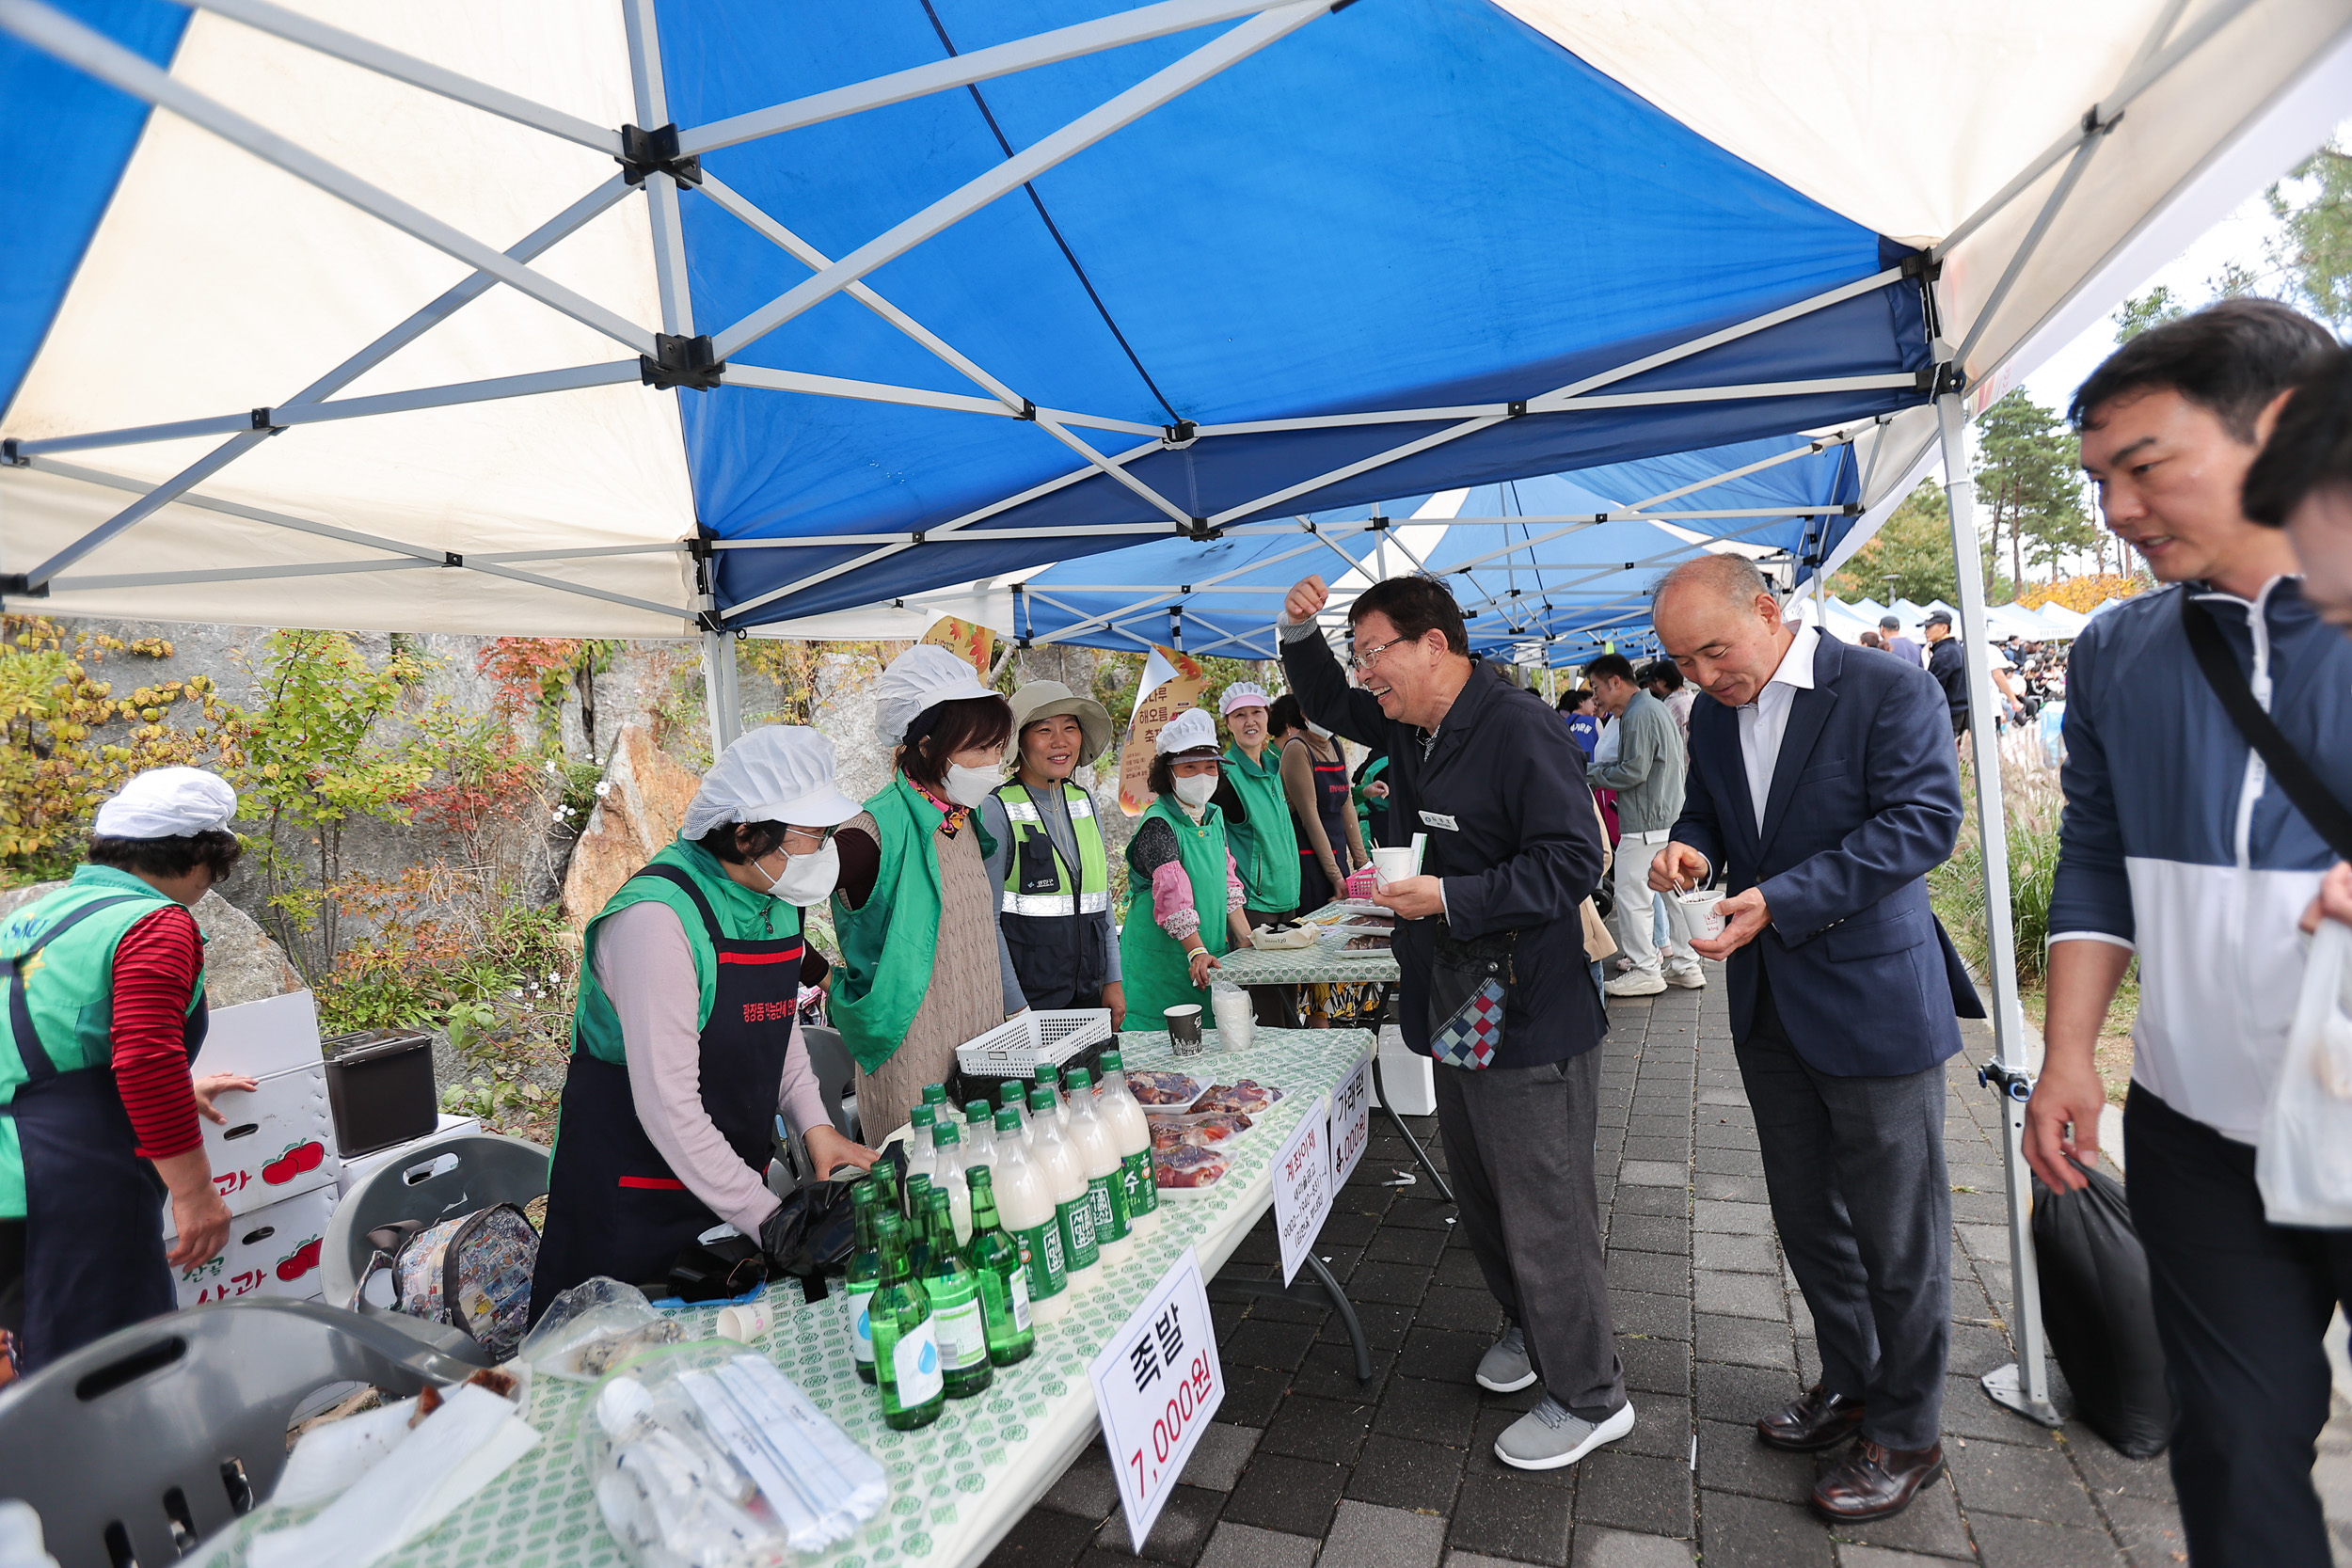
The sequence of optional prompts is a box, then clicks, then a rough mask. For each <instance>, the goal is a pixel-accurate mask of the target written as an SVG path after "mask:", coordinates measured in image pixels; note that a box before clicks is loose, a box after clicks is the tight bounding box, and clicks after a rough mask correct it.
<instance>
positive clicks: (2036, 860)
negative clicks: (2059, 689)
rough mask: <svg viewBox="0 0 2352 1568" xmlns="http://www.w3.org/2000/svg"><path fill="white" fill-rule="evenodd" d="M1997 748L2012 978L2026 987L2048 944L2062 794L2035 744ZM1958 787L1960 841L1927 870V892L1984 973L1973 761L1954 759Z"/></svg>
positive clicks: (2023, 738)
mask: <svg viewBox="0 0 2352 1568" xmlns="http://www.w3.org/2000/svg"><path fill="white" fill-rule="evenodd" d="M2012 739H2014V740H2016V741H2018V742H2020V744H2017V745H2011V746H2004V747H2003V748H2002V757H2001V763H2002V767H2001V789H2002V796H2003V804H2004V806H2005V807H2006V815H2007V816H2008V820H2009V835H2008V836H2009V891H2010V924H2011V926H2012V927H2014V929H2015V933H2016V951H2017V976H2018V979H2019V980H2020V981H2021V982H2023V983H2025V984H2026V985H2032V984H2034V983H2036V982H2038V981H2039V980H2040V979H2041V978H2042V973H2043V970H2044V967H2045V965H2046V963H2047V959H2048V954H2049V945H2050V892H2051V888H2052V886H2053V884H2054V883H2055V882H2056V880H2057V877H2058V817H2059V815H2060V813H2061V812H2062V810H2063V809H2064V807H2065V803H2066V801H2065V797H2064V796H2062V795H2060V794H2059V793H2058V774H2057V773H2056V772H2055V771H2053V770H2052V769H2049V768H2043V767H2042V765H2041V759H2040V750H2039V746H2038V744H2026V740H2027V736H2024V735H2022V734H2021V735H2018V736H2012ZM1961 792H1962V794H1963V797H1964V798H1965V800H1966V802H1967V818H1966V820H1965V821H1964V822H1963V824H1962V827H1961V832H1960V844H1959V846H1958V847H1956V848H1955V849H1954V850H1953V851H1952V858H1951V859H1950V860H1947V861H1946V862H1945V863H1943V864H1942V865H1939V866H1937V867H1936V868H1935V869H1934V870H1933V871H1931V872H1929V873H1928V895H1929V899H1930V901H1931V903H1932V904H1933V905H1934V908H1935V913H1936V918H1937V919H1939V920H1941V921H1942V922H1943V923H1944V928H1945V929H1946V930H1947V931H1949V932H1950V933H1951V937H1952V942H1953V944H1954V945H1955V946H1957V947H1958V948H1959V949H1960V953H1961V957H1962V958H1965V959H1967V960H1968V962H1969V965H1970V966H1971V967H1972V968H1974V969H1975V970H1976V971H1977V972H1978V973H1979V974H1982V973H1984V971H1985V967H1986V963H1987V952H1988V950H1987V946H1986V935H1985V918H1984V845H1983V839H1982V836H1981V835H1980V834H1979V832H1978V828H1977V797H1976V779H1975V775H1974V767H1973V764H1972V763H1971V762H1969V761H1966V760H1963V762H1962V764H1961Z"/></svg>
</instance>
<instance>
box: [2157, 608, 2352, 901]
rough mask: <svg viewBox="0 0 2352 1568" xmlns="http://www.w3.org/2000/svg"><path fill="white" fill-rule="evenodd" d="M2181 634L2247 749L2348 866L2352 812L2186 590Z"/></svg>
mask: <svg viewBox="0 0 2352 1568" xmlns="http://www.w3.org/2000/svg"><path fill="white" fill-rule="evenodd" d="M2181 629H2182V630H2183V631H2184V632H2185V633H2186V634H2187V637H2188V646H2189V651H2190V652H2191V653H2193V654H2195V655H2196V656H2197V668H2198V669H2199V670H2200V671H2201V672H2202V673H2203V674H2204V677H2205V684H2206V685H2207V686H2210V687H2212V688H2213V694H2214V695H2215V696H2216V697H2218V698H2219V699H2220V700H2221V706H2222V709H2223V710H2224V711H2225V712H2227V713H2228V714H2229V716H2230V722H2232V723H2233V724H2235V725H2236V726H2237V731H2238V734H2240V735H2241V736H2245V737H2246V743H2247V744H2248V745H2249V746H2251V747H2253V748H2254V750H2255V751H2256V752H2260V753H2261V754H2262V759H2263V763H2264V765H2265V766H2266V767H2267V768H2269V769H2270V776H2271V777H2272V778H2274V779H2276V780H2278V781H2279V787H2280V789H2283V790H2285V791H2286V796H2287V799H2288V800H2291V801H2293V802H2294V803H2295V809H2296V811H2299V812H2301V813H2302V814H2303V819H2304V820H2305V821H2306V822H2309V823H2310V824H2311V825H2312V829H2313V830H2314V831H2315V832H2318V834H2319V836H2320V837H2321V838H2323V839H2325V840H2326V841H2327V843H2328V847H2329V848H2331V849H2333V850H2334V851H2335V852H2336V853H2337V854H2339V855H2341V856H2343V857H2344V859H2346V860H2352V810H2346V809H2345V807H2344V802H2343V801H2342V800H2337V799H2336V796H2335V793H2334V791H2332V790H2330V789H2329V788H2328V786H2327V784H2324V783H2322V782H2321V780H2320V777H2319V775H2318V773H2316V772H2315V771H2313V770H2312V765H2311V764H2310V763H2308V762H2305V761H2304V760H2303V756H2302V753H2301V752H2297V751H2296V749H2295V747H2294V746H2293V744H2292V743H2290V742H2289V741H2288V739H2287V737H2286V736H2285V735H2283V734H2282V733H2280V729H2279V725H2278V723H2277V721H2274V720H2273V719H2272V718H2271V717H2270V715H2269V714H2267V713H2265V712H2264V711H2263V705H2262V704H2260V703H2258V702H2256V701H2255V700H2254V692H2253V689H2252V688H2251V687H2249V685H2248V684H2247V680H2246V673H2245V672H2244V671H2242V670H2240V669H2239V668H2238V667H2237V658H2236V656H2235V655H2233V654H2232V653H2231V652H2230V647H2229V644H2228V643H2227V642H2225V641H2222V638H2221V628H2220V627H2219V626H2216V625H2215V624H2214V619H2213V612H2212V611H2210V610H2207V609H2206V608H2205V607H2204V606H2203V605H2201V604H2199V603H2198V602H2197V601H2196V599H2194V598H2193V597H2191V596H2190V595H2189V594H2188V593H2187V592H2186V591H2185V590H2184V591H2183V592H2182V594H2181Z"/></svg>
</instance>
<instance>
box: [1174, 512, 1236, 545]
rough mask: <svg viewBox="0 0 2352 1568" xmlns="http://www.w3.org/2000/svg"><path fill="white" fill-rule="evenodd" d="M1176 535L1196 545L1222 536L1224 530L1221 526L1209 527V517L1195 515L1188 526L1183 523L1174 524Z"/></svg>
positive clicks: (1223, 535)
mask: <svg viewBox="0 0 2352 1568" xmlns="http://www.w3.org/2000/svg"><path fill="white" fill-rule="evenodd" d="M1176 537H1177V538H1179V539H1189V540H1191V541H1192V542H1193V543H1194V544H1196V545H1205V544H1207V543H1208V542H1209V541H1210V540H1212V539H1222V538H1224V537H1225V531H1224V530H1223V529H1221V528H1211V527H1210V526H1209V519H1207V518H1206V517H1195V518H1194V519H1193V520H1192V523H1191V526H1189V527H1187V526H1185V525H1184V524H1183V523H1179V524H1177V525H1176Z"/></svg>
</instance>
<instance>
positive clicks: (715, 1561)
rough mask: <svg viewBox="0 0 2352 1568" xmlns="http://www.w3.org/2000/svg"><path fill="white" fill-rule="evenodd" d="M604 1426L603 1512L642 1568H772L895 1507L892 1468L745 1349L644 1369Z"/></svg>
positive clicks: (660, 1358) (603, 1413) (677, 1355)
mask: <svg viewBox="0 0 2352 1568" xmlns="http://www.w3.org/2000/svg"><path fill="white" fill-rule="evenodd" d="M591 1412H592V1413H591V1415H590V1417H589V1418H588V1419H586V1420H585V1421H583V1422H582V1434H583V1435H582V1442H583V1444H584V1449H585V1451H584V1452H583V1454H582V1458H583V1459H584V1460H585V1462H586V1465H587V1468H588V1473H589V1475H590V1477H591V1478H592V1480H593V1482H594V1485H595V1488H596V1507H597V1510H598V1512H599V1513H602V1515H603V1516H604V1522H605V1526H606V1528H609V1529H610V1530H611V1531H612V1537H613V1539H614V1540H616V1541H618V1542H619V1543H620V1544H621V1545H622V1548H623V1549H624V1550H625V1551H627V1552H628V1555H629V1558H630V1560H631V1561H632V1562H634V1563H636V1564H637V1568H769V1565H771V1564H781V1563H783V1562H785V1561H787V1560H788V1559H789V1558H790V1556H791V1554H792V1552H794V1551H799V1552H804V1553H807V1552H819V1551H822V1550H824V1549H825V1548H827V1547H828V1546H832V1545H835V1544H839V1543H840V1542H843V1541H846V1540H848V1539H849V1538H850V1535H851V1534H852V1533H854V1532H855V1530H856V1529H857V1528H858V1526H860V1525H862V1524H864V1523H865V1522H866V1520H867V1519H870V1518H872V1517H873V1516H874V1515H875V1514H876V1513H880V1512H881V1511H882V1505H883V1504H884V1503H886V1502H888V1501H889V1499H890V1482H889V1480H888V1477H887V1476H886V1474H885V1473H884V1471H883V1469H882V1465H881V1463H880V1462H879V1461H878V1460H876V1459H875V1458H874V1457H873V1455H871V1454H869V1453H867V1452H866V1450H865V1449H862V1448H859V1447H858V1446H857V1445H856V1444H855V1443H853V1442H851V1441H850V1437H849V1435H848V1434H847V1433H844V1432H842V1430H841V1429H840V1428H839V1427H838V1426H836V1425H834V1422H833V1421H832V1420H831V1419H830V1418H827V1417H826V1416H824V1415H822V1414H821V1413H820V1412H819V1411H818V1409H817V1407H816V1405H815V1404H813V1403H812V1402H810V1401H809V1399H808V1397H807V1396H806V1395H805V1394H803V1393H802V1392H801V1390H800V1389H799V1387H797V1386H795V1385H794V1384H793V1383H792V1381H791V1380H790V1379H789V1378H787V1377H786V1376H785V1375H784V1374H783V1373H782V1372H780V1371H778V1370H776V1369H775V1368H774V1367H773V1366H772V1365H771V1364H770V1363H769V1362H767V1361H766V1360H764V1359H762V1358H761V1357H759V1356H757V1355H747V1354H743V1353H742V1352H741V1349H740V1347H739V1346H736V1345H732V1344H730V1345H725V1346H723V1347H721V1346H720V1345H718V1344H715V1343H710V1344H693V1345H681V1346H678V1347H675V1349H669V1350H660V1351H655V1352H652V1353H649V1354H644V1355H641V1356H639V1357H638V1358H637V1359H635V1360H632V1361H630V1362H629V1363H628V1364H627V1365H626V1366H624V1367H623V1368H621V1369H620V1370H617V1371H615V1372H613V1373H612V1375H611V1376H610V1377H608V1378H607V1379H606V1380H605V1381H604V1382H603V1384H602V1385H600V1386H598V1387H597V1389H596V1395H595V1397H594V1400H593V1402H592V1404H591Z"/></svg>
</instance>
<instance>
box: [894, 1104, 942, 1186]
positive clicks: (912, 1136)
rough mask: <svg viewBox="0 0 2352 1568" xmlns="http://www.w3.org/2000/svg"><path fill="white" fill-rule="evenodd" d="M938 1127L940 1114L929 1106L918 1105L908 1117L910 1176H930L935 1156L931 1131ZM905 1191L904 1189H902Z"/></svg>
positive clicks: (908, 1162)
mask: <svg viewBox="0 0 2352 1568" xmlns="http://www.w3.org/2000/svg"><path fill="white" fill-rule="evenodd" d="M937 1125H938V1113H937V1112H935V1111H934V1110H933V1109H932V1108H931V1107H930V1106H929V1105H917V1106H916V1107H915V1108H914V1110H913V1111H911V1112H910V1113H908V1117H907V1169H906V1174H907V1175H908V1176H930V1174H931V1169H932V1164H933V1156H932V1153H931V1130H932V1129H933V1128H934V1127H935V1126H937ZM902 1190H903V1189H902Z"/></svg>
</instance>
